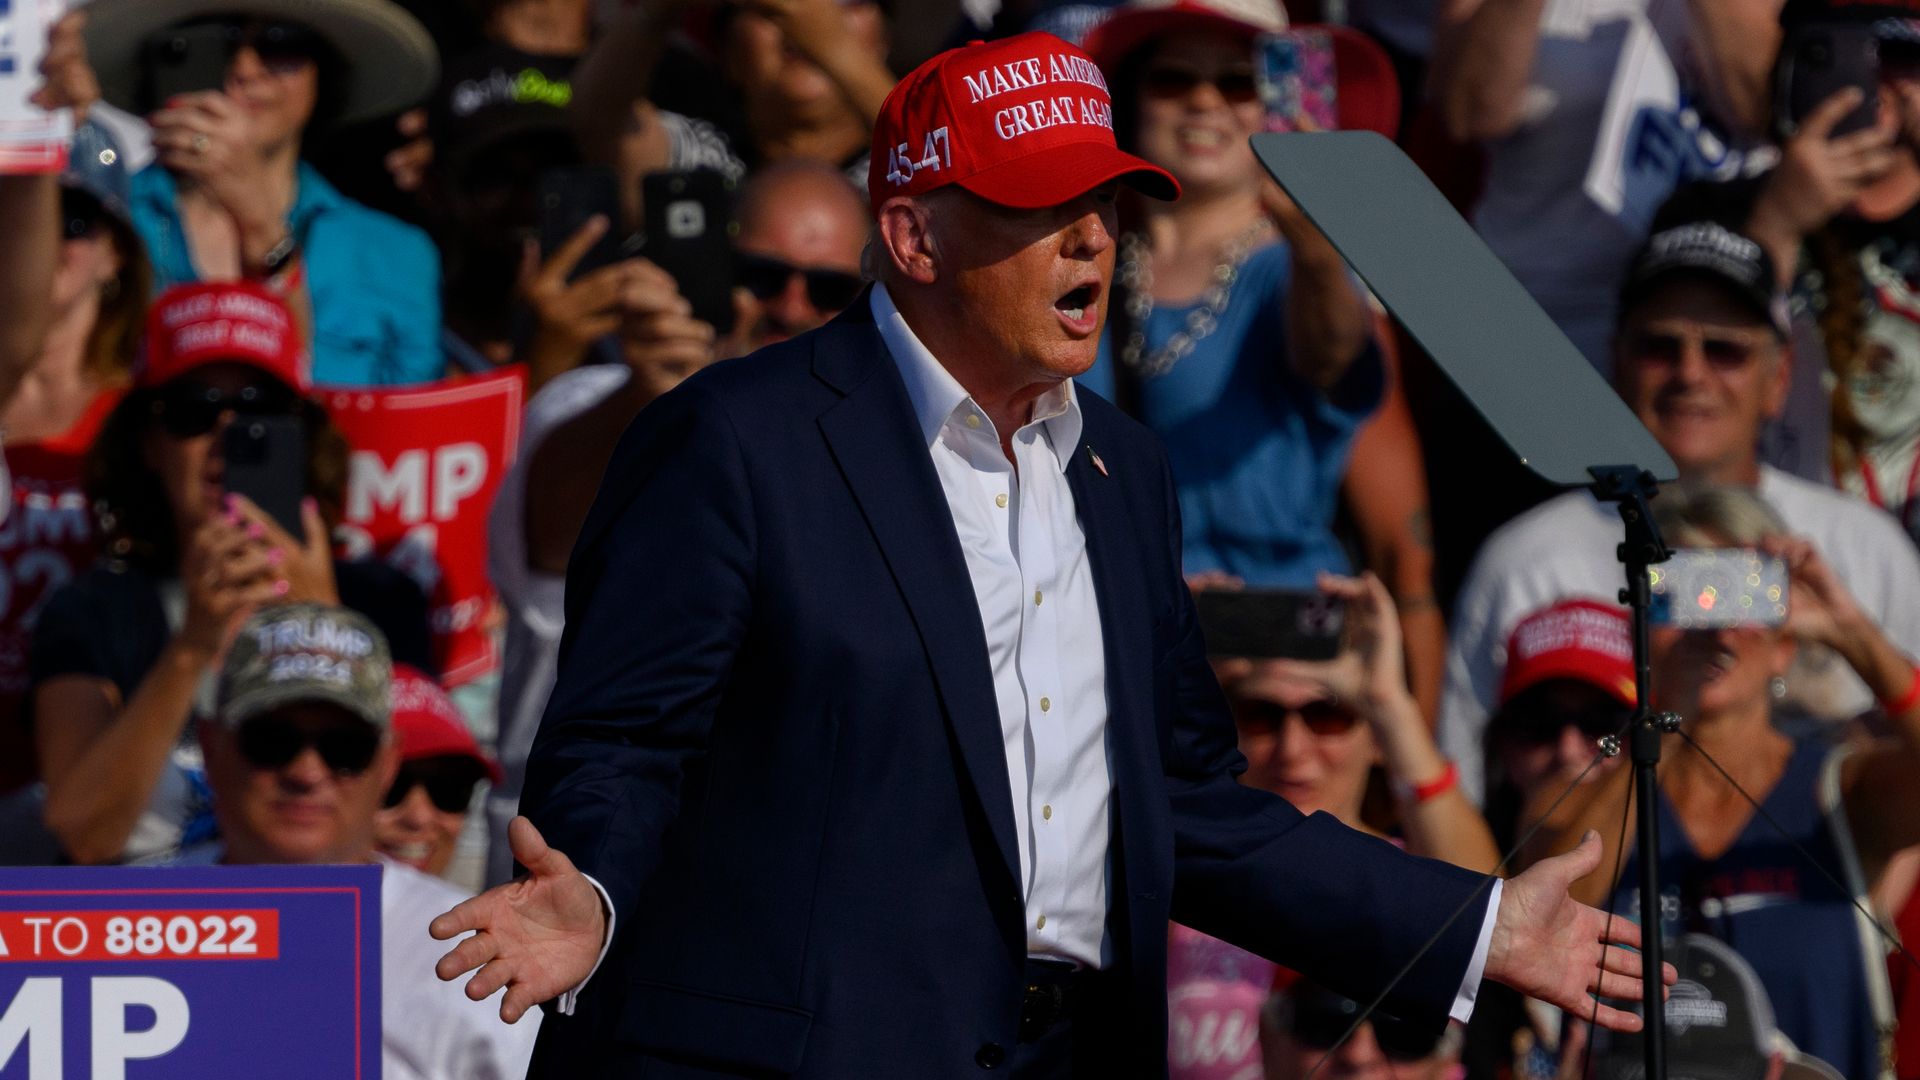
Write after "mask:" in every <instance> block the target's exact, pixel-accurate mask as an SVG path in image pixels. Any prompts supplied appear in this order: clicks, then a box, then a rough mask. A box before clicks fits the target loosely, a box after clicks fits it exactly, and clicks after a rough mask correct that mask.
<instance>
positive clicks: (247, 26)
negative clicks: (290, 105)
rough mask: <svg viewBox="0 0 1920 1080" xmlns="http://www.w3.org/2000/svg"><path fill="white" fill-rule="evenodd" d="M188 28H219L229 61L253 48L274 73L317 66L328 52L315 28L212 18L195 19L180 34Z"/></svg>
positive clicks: (294, 23) (267, 21)
mask: <svg viewBox="0 0 1920 1080" xmlns="http://www.w3.org/2000/svg"><path fill="white" fill-rule="evenodd" d="M188 27H216V28H218V29H219V30H221V31H222V32H223V33H224V36H225V40H226V49H227V59H228V60H229V61H231V60H232V59H233V57H234V55H235V54H236V53H238V52H239V51H240V50H241V49H242V48H250V49H252V50H253V51H254V55H256V56H258V57H260V62H261V63H262V64H265V65H266V66H267V67H268V68H269V69H271V70H274V71H285V70H289V69H292V68H296V67H299V66H301V65H304V64H311V63H317V62H318V61H319V60H320V58H321V57H322V56H323V55H325V54H326V52H327V48H328V46H327V40H326V39H325V38H323V37H321V36H320V35H319V34H318V33H316V32H315V31H314V30H313V28H311V27H309V26H307V25H305V24H303V23H297V22H281V21H278V20H270V19H242V18H211V19H194V20H192V21H190V22H187V23H183V24H181V25H180V26H179V27H176V28H175V29H176V30H181V29H186V28H188Z"/></svg>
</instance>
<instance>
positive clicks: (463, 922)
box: [427, 817, 607, 1024]
mask: <svg viewBox="0 0 1920 1080" xmlns="http://www.w3.org/2000/svg"><path fill="white" fill-rule="evenodd" d="M507 840H508V842H509V843H510V844H511V845H512V847H513V857H514V859H515V860H516V861H518V862H519V863H520V865H522V866H524V867H526V868H527V870H528V871H529V873H528V875H527V876H526V877H523V878H520V879H519V880H517V881H511V882H508V883H507V884H505V885H500V886H496V887H494V888H491V889H488V890H487V891H486V892H483V893H481V894H480V895H479V896H476V897H474V898H473V899H471V900H467V901H464V902H462V903H461V904H460V905H459V906H457V907H455V908H454V909H453V910H452V911H449V912H447V913H446V914H444V915H441V916H440V917H439V918H437V919H435V920H433V923H432V924H431V925H430V926H429V927H428V928H427V931H428V933H431V934H432V935H433V936H434V937H436V938H438V939H440V940H441V941H446V940H448V939H449V938H454V937H458V936H459V935H461V934H464V933H466V932H467V931H469V930H471V931H473V932H474V933H473V936H472V937H469V938H467V939H466V940H464V941H462V942H461V943H460V944H458V945H456V946H454V948H453V951H452V952H450V953H448V954H447V955H445V956H443V957H441V958H440V962H439V963H438V964H435V965H434V968H433V971H434V974H436V975H438V976H440V977H441V978H442V979H446V980H448V981H452V980H454V979H457V978H459V977H460V976H461V975H464V974H466V973H467V972H469V971H472V970H474V969H475V968H479V969H480V973H479V974H477V975H475V976H474V977H473V978H472V979H469V980H468V981H467V996H468V997H470V998H472V999H473V1000H475V1001H482V1000H484V999H486V998H487V997H488V996H489V995H491V994H493V993H494V991H496V990H499V989H500V988H501V987H503V986H504V987H506V988H507V993H506V996H505V997H504V998H502V999H501V1000H500V1019H502V1020H505V1021H506V1022H507V1023H509V1024H511V1023H513V1022H514V1021H516V1020H518V1019H520V1017H521V1016H523V1015H524V1014H525V1013H526V1011H527V1010H528V1009H530V1008H532V1007H533V1006H535V1005H537V1004H539V1003H540V1002H542V1001H546V1000H548V999H550V998H554V997H558V996H559V995H560V994H562V993H564V992H565V991H568V990H571V989H573V988H574V987H576V986H578V985H580V983H581V981H582V980H584V979H585V978H586V977H587V976H588V975H590V974H592V973H593V966H594V964H595V963H596V962H598V961H599V959H600V946H601V943H602V942H603V941H604V940H605V938H606V930H607V916H606V912H605V911H604V910H602V908H601V906H600V893H599V891H598V890H596V889H595V888H594V887H593V885H592V883H591V882H589V881H588V880H587V876H586V875H585V874H582V873H581V872H580V871H578V870H576V869H574V867H573V861H572V860H571V859H568V858H567V857H566V856H565V855H562V854H561V853H560V852H558V851H555V850H554V849H553V848H550V847H548V846H547V842H546V841H545V840H542V839H541V838H540V831H539V830H538V829H535V828H534V827H533V822H531V821H528V820H527V819H526V818H524V817H517V818H514V819H513V824H512V825H510V826H508V828H507Z"/></svg>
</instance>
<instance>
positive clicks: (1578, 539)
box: [1439, 466, 1920, 801]
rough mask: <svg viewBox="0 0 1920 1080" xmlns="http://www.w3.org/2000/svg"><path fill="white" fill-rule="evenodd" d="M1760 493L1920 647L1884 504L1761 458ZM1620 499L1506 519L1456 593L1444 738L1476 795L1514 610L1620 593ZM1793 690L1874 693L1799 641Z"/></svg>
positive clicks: (1862, 699) (1914, 588)
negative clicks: (1785, 470) (1616, 503)
mask: <svg viewBox="0 0 1920 1080" xmlns="http://www.w3.org/2000/svg"><path fill="white" fill-rule="evenodd" d="M1760 495H1761V497H1762V498H1764V499H1765V500H1766V501H1767V503H1768V504H1769V505H1771V506H1772V507H1773V508H1774V510H1776V511H1778V512H1779V514H1780V517H1781V519H1782V520H1784V521H1785V522H1786V523H1787V527H1788V528H1789V529H1791V530H1792V531H1793V532H1794V534H1795V535H1798V536H1804V537H1806V538H1807V539H1808V540H1811V541H1812V542H1813V545H1814V547H1815V548H1816V549H1818V551H1819V552H1820V554H1821V556H1822V557H1823V558H1825V559H1826V560H1827V562H1828V564H1829V565H1831V566H1832V567H1833V569H1834V572H1835V573H1836V574H1838V575H1839V576H1840V580H1841V581H1842V582H1844V583H1845V584H1846V586H1847V588H1848V590H1849V591H1851V592H1852V593H1853V596H1854V598H1855V599H1856V600H1857V601H1858V602H1859V603H1860V606H1861V607H1862V609H1864V610H1865V611H1866V612H1867V613H1868V614H1869V615H1871V616H1873V618H1874V620H1875V621H1876V622H1878V623H1879V624H1880V627H1881V629H1882V630H1883V631H1885V632H1886V635H1887V637H1888V638H1889V639H1891V640H1892V641H1893V643H1894V644H1895V645H1897V646H1899V647H1900V648H1901V649H1902V650H1904V651H1906V652H1908V653H1910V654H1917V655H1920V557H1916V555H1915V552H1914V548H1913V545H1912V544H1911V543H1909V542H1908V540H1907V538H1906V536H1905V534H1903V533H1902V532H1901V531H1900V528H1899V526H1898V525H1896V524H1895V523H1894V520H1893V519H1892V518H1891V517H1889V516H1888V515H1887V514H1886V513H1885V512H1883V511H1881V510H1880V509H1878V508H1877V507H1874V506H1870V505H1868V504H1867V503H1864V502H1861V501H1860V500H1858V499H1855V498H1853V497H1851V496H1849V495H1846V494H1843V493H1841V492H1838V491H1835V490H1833V489H1831V488H1827V487H1821V486H1819V485H1817V484H1810V483H1808V482H1807V481H1805V480H1801V479H1799V478H1797V477H1794V476H1789V475H1788V474H1786V473H1783V472H1780V471H1779V470H1777V469H1773V468H1770V467H1767V466H1762V467H1761V470H1760ZM1622 536H1623V531H1622V526H1621V524H1620V516H1619V511H1618V510H1617V509H1616V508H1615V507H1614V506H1613V505H1612V504H1610V503H1601V502H1598V501H1597V500H1595V499H1594V498H1593V496H1592V495H1590V494H1588V493H1587V492H1585V491H1575V492H1569V493H1568V494H1565V495H1561V496H1559V497H1558V498H1555V499H1551V500H1549V501H1547V502H1545V503H1542V504H1541V505H1539V506H1537V507H1535V508H1533V509H1532V510H1530V511H1528V512H1527V513H1525V514H1522V515H1521V516H1519V517H1517V518H1515V519H1514V520H1512V521H1510V522H1508V523H1507V524H1506V525H1504V526H1502V527H1501V528H1500V529H1499V530H1498V531H1496V532H1495V533H1494V534H1493V535H1492V536H1491V537H1489V538H1488V539H1487V542H1486V543H1485V544H1484V545H1483V546H1482V547H1481V549H1480V554H1479V556H1478V557H1476V558H1475V560H1474V563H1473V568H1472V569H1471V570H1469V571H1468V573H1467V580H1466V584H1465V585H1464V586H1462V587H1461V590H1460V596H1459V598H1458V599H1457V600H1456V601H1455V604H1454V618H1453V626H1452V640H1451V641H1450V643H1449V645H1448V654H1447V684H1446V692H1445V693H1444V695H1443V696H1442V697H1441V701H1440V722H1439V736H1440V749H1441V750H1442V751H1443V752H1444V753H1446V754H1447V756H1448V757H1451V758H1452V759H1453V760H1454V761H1456V762H1458V763H1459V764H1460V780H1461V784H1462V786H1463V787H1464V788H1465V789H1466V791H1467V793H1468V794H1469V795H1470V796H1472V797H1473V799H1474V800H1475V801H1479V800H1481V799H1482V798H1484V796H1485V793H1486V792H1485V779H1486V777H1485V769H1484V763H1483V762H1482V760H1481V759H1482V752H1483V747H1482V743H1481V739H1482V736H1483V734H1484V733H1485V731H1486V726H1487V718H1488V716H1489V715H1490V714H1491V713H1492V711H1493V709H1494V708H1495V706H1497V705H1498V704H1499V694H1500V675H1501V672H1502V671H1503V670H1504V669H1505V667H1506V647H1507V639H1508V638H1509V637H1510V636H1511V635H1512V634H1513V628H1514V626H1515V625H1516V624H1518V623H1519V622H1520V620H1521V619H1523V618H1525V617H1526V616H1528V615H1530V614H1532V613H1533V612H1535V611H1538V610H1540V609H1541V608H1544V607H1547V606H1549V605H1551V604H1553V603H1555V602H1557V601H1559V600H1564V599H1568V598H1572V597H1585V598H1590V599H1596V600H1603V601H1607V602H1609V603H1612V602H1617V601H1618V600H1619V592H1620V589H1621V588H1622V587H1623V586H1624V585H1625V584H1626V576H1625V571H1624V569H1623V568H1622V567H1621V564H1620V563H1619V561H1618V560H1617V559H1616V557H1615V553H1614V549H1615V547H1617V546H1618V545H1619V543H1620V541H1621V538H1622ZM1787 687H1788V693H1789V699H1790V700H1791V701H1792V702H1793V703H1795V704H1798V705H1801V706H1803V707H1808V708H1811V709H1814V710H1816V711H1817V712H1818V713H1819V714H1821V715H1824V716H1827V717H1830V718H1836V719H1838V718H1845V717H1850V716H1853V715H1857V714H1858V713H1861V712H1864V711H1866V710H1867V709H1869V708H1871V707H1872V705H1873V695H1872V694H1871V693H1870V692H1869V691H1868V690H1867V688H1866V685H1865V684H1864V683H1862V682H1861V681H1860V679H1859V677H1858V676H1856V675H1854V673H1853V672H1852V671H1850V670H1848V669H1847V668H1846V665H1845V663H1844V662H1842V661H1841V660H1840V659H1839V657H1838V656H1836V655H1834V654H1832V653H1828V652H1824V651H1823V652H1821V653H1819V654H1815V653H1814V652H1813V651H1812V650H1809V649H1806V648H1802V649H1801V659H1800V661H1798V662H1797V663H1796V666H1795V668H1794V670H1793V672H1792V673H1791V674H1790V675H1789V676H1788V678H1787Z"/></svg>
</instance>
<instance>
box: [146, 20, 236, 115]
mask: <svg viewBox="0 0 1920 1080" xmlns="http://www.w3.org/2000/svg"><path fill="white" fill-rule="evenodd" d="M227 46H228V34H227V28H226V27H224V26H218V25H214V24H211V23H202V24H200V25H197V26H196V25H192V24H188V25H186V26H180V27H175V28H174V29H171V30H163V31H161V32H160V33H158V34H155V35H154V36H153V37H151V38H149V39H147V43H146V47H145V57H144V58H145V61H146V70H147V94H148V100H149V101H150V102H151V104H152V107H153V108H156V109H157V108H160V107H161V106H163V105H165V104H166V103H167V101H168V100H169V99H170V98H174V97H178V96H179V95H181V94H194V93H199V92H200V91H203V90H221V89H225V87H226V85H227V59H228V57H227Z"/></svg>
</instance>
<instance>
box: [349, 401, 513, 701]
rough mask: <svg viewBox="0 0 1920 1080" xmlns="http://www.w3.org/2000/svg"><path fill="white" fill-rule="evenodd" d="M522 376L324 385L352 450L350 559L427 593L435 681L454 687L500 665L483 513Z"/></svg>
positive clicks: (508, 453)
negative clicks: (370, 563) (368, 562)
mask: <svg viewBox="0 0 1920 1080" xmlns="http://www.w3.org/2000/svg"><path fill="white" fill-rule="evenodd" d="M525 394H526V380H525V377H524V375H523V374H522V372H521V371H520V370H519V369H517V368H513V369H508V370H505V371H501V372H498V373H494V374H489V375H483V376H480V377H478V378H472V379H462V380H459V381H457V382H442V383H432V384H429V385H427V386H416V387H407V388H404V389H393V390H381V389H367V390H323V391H321V393H320V394H319V399H320V403H321V404H322V405H324V406H326V408H327V411H328V412H329V413H330V414H331V415H332V417H333V422H334V424H335V425H336V426H337V427H339V429H340V431H341V433H342V434H344V435H345V436H346V438H347V443H348V445H350V446H351V447H353V455H352V458H351V463H350V466H349V468H348V474H347V505H346V515H345V517H346V520H345V521H344V522H342V523H341V526H340V530H339V533H338V534H337V535H338V538H339V539H340V540H341V541H342V542H343V544H344V547H345V554H346V556H347V557H348V558H361V557H365V556H368V555H377V556H379V557H381V558H384V559H386V560H387V561H388V562H389V563H391V564H393V565H394V566H396V567H398V568H400V569H401V570H403V571H405V572H406V573H407V574H408V575H410V576H411V577H412V578H413V579H414V580H415V581H417V582H419V583H420V587H421V588H422V589H423V590H425V591H426V594H427V598H428V601H429V604H430V606H431V608H432V616H433V636H434V647H435V650H436V652H437V655H438V659H439V661H440V671H441V680H442V681H443V682H444V683H445V684H446V685H448V686H458V685H459V684H461V683H464V682H469V681H471V680H473V679H476V678H478V677H480V676H482V675H485V674H486V673H488V672H490V671H492V670H493V669H494V666H495V664H496V662H497V660H498V658H497V657H496V656H495V655H494V648H493V640H492V637H491V635H490V634H489V633H488V632H487V615H488V612H489V611H490V609H491V608H492V606H493V602H494V595H493V586H492V584H491V583H490V582H489V581H488V580H487V511H488V509H489V508H491V507H492V505H493V494H494V492H495V491H496V490H497V489H498V488H499V487H500V479H501V477H503V476H504V475H505V474H506V471H507V466H509V465H511V464H513V456H514V452H515V450H516V449H517V448H518V447H519V445H520V411H521V404H522V398H523V397H524V396H525Z"/></svg>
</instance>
